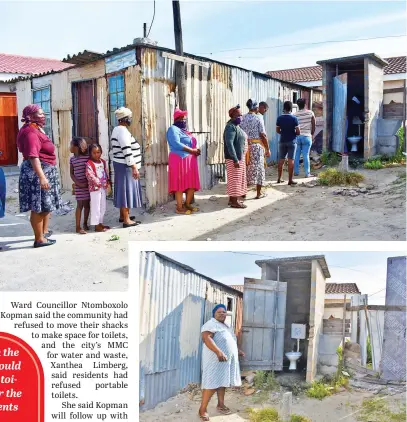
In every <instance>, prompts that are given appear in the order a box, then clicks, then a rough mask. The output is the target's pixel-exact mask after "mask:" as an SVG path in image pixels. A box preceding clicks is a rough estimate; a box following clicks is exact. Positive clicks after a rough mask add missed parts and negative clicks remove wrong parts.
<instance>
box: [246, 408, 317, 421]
mask: <svg viewBox="0 0 407 422" xmlns="http://www.w3.org/2000/svg"><path fill="white" fill-rule="evenodd" d="M248 412H249V420H250V422H280V421H281V418H280V416H279V414H278V411H277V410H276V409H274V408H273V407H265V408H263V409H249V410H248ZM290 422H312V421H311V419H309V418H307V417H305V416H302V415H296V414H293V415H291V417H290Z"/></svg>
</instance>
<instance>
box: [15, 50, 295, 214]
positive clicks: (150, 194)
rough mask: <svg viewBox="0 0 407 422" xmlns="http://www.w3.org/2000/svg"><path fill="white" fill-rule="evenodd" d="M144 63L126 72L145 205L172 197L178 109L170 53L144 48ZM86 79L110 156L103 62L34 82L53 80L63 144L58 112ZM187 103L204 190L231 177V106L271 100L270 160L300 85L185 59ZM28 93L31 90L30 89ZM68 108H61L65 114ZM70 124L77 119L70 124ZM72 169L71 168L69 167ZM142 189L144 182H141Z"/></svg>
mask: <svg viewBox="0 0 407 422" xmlns="http://www.w3.org/2000/svg"><path fill="white" fill-rule="evenodd" d="M137 56H138V57H139V61H140V63H138V65H136V66H131V67H129V68H127V69H126V70H125V85H126V105H127V107H129V108H130V109H131V110H132V111H133V116H134V124H133V125H132V126H131V128H130V130H131V131H132V133H133V135H135V137H136V138H137V139H139V140H141V146H142V149H143V163H144V166H143V169H142V171H141V173H142V176H143V182H144V184H145V198H144V199H145V203H146V206H147V207H148V208H149V207H153V206H156V205H159V204H163V203H166V202H168V200H169V199H172V196H170V195H169V194H168V145H167V140H166V131H167V129H168V127H169V126H170V124H171V123H172V113H173V111H174V107H175V95H176V93H175V61H174V60H172V59H169V58H167V57H164V56H165V53H164V52H163V51H162V50H159V49H154V48H144V47H143V48H139V49H138V54H137ZM86 79H96V80H97V106H98V128H99V138H100V139H99V142H100V144H101V145H102V147H103V150H104V154H103V155H104V157H105V158H107V157H108V145H109V133H108V130H109V129H108V116H109V113H108V93H107V87H106V75H105V64H104V60H98V61H96V62H94V63H90V64H87V65H84V66H80V67H75V68H72V69H68V70H66V71H64V72H60V73H56V74H51V75H46V76H42V77H39V78H34V79H33V80H32V83H33V86H34V87H38V86H44V85H51V95H52V128H53V134H54V141H55V144H56V145H57V146H58V148H67V147H68V148H69V143H68V136H69V141H70V137H71V129H69V130H68V125H67V122H66V119H67V115H64V117H63V121H64V122H65V123H64V124H65V126H64V128H63V131H62V132H61V128H59V120H60V117H59V115H58V113H60V112H64V113H65V112H67V111H69V113H70V114H71V111H72V89H71V83H72V82H74V81H81V80H86ZM186 79H187V107H188V112H189V129H190V130H191V131H192V132H194V135H195V136H196V137H197V140H198V145H199V146H200V148H201V150H202V155H201V157H200V158H199V172H200V177H201V187H202V189H210V188H212V187H213V186H214V185H215V184H217V183H219V181H226V177H225V173H226V171H225V159H224V145H223V131H224V127H225V125H226V122H227V121H228V119H229V117H228V110H229V109H230V108H231V107H233V106H234V105H236V104H238V103H239V104H240V105H241V106H242V111H243V112H246V106H245V104H246V101H247V100H248V98H250V97H253V98H256V99H257V100H258V101H266V102H267V103H268V104H269V107H270V109H269V112H268V113H267V114H266V116H265V125H266V130H267V133H268V136H269V139H270V145H271V152H272V155H271V158H270V159H271V160H273V161H275V160H277V151H278V135H277V134H276V133H275V121H276V119H277V116H278V115H279V114H280V113H281V111H282V103H283V101H284V100H286V99H291V100H292V91H298V87H296V86H292V85H290V84H288V83H284V82H280V81H277V80H273V79H269V78H267V77H265V76H263V75H260V74H254V73H253V72H251V71H246V70H243V69H237V68H233V67H231V66H228V65H226V64H220V63H213V62H209V67H208V68H206V67H203V66H199V65H191V64H187V65H186ZM29 83H30V82H29V81H23V82H18V83H17V84H16V85H17V87H18V90H17V95H18V107H19V115H21V111H22V108H23V107H24V106H25V105H26V104H28V103H29V102H31V92H29V93H28V94H29V98H30V99H29V100H28V101H27V99H26V96H25V94H24V89H25V88H24V86H25V84H29ZM26 94H27V93H26ZM64 113H63V114H64ZM71 126H72V123H71ZM67 154H68V153H67V151H65V150H64V151H58V157H60V158H61V159H62V158H65V156H67ZM61 166H62V167H63V168H62V169H61V172H62V173H64V174H65V173H66V174H68V173H69V162H67V163H66V162H65V161H64V162H62V161H61ZM65 167H67V168H65ZM62 186H63V188H65V189H70V186H71V181H70V178H68V177H65V176H63V177H62ZM143 187H144V186H143Z"/></svg>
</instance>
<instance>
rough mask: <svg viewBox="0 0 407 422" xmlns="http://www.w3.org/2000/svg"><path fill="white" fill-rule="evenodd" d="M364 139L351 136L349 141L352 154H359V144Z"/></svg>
mask: <svg viewBox="0 0 407 422" xmlns="http://www.w3.org/2000/svg"><path fill="white" fill-rule="evenodd" d="M361 139H362V137H361V136H349V138H348V141H349V142H350V143H351V145H352V148H351V151H352V152H357V150H358V142H359V141H360V140H361Z"/></svg>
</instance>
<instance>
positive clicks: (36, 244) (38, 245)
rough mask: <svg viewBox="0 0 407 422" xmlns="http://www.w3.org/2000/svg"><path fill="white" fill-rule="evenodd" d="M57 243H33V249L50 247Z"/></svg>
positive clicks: (50, 240) (50, 241) (48, 241)
mask: <svg viewBox="0 0 407 422" xmlns="http://www.w3.org/2000/svg"><path fill="white" fill-rule="evenodd" d="M55 243H57V241H56V240H52V239H47V241H46V242H34V248H44V247H45V246H52V245H55Z"/></svg>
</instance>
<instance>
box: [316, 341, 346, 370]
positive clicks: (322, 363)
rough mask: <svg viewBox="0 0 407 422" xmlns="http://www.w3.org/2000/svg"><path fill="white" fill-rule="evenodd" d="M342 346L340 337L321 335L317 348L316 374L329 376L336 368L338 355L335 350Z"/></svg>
mask: <svg viewBox="0 0 407 422" xmlns="http://www.w3.org/2000/svg"><path fill="white" fill-rule="evenodd" d="M341 344H342V336H332V335H326V334H322V335H321V336H320V340H319V348H318V365H317V369H318V373H320V374H322V375H330V374H333V373H335V372H336V370H337V368H338V355H337V354H336V349H337V348H338V347H339V346H340V345H341Z"/></svg>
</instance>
